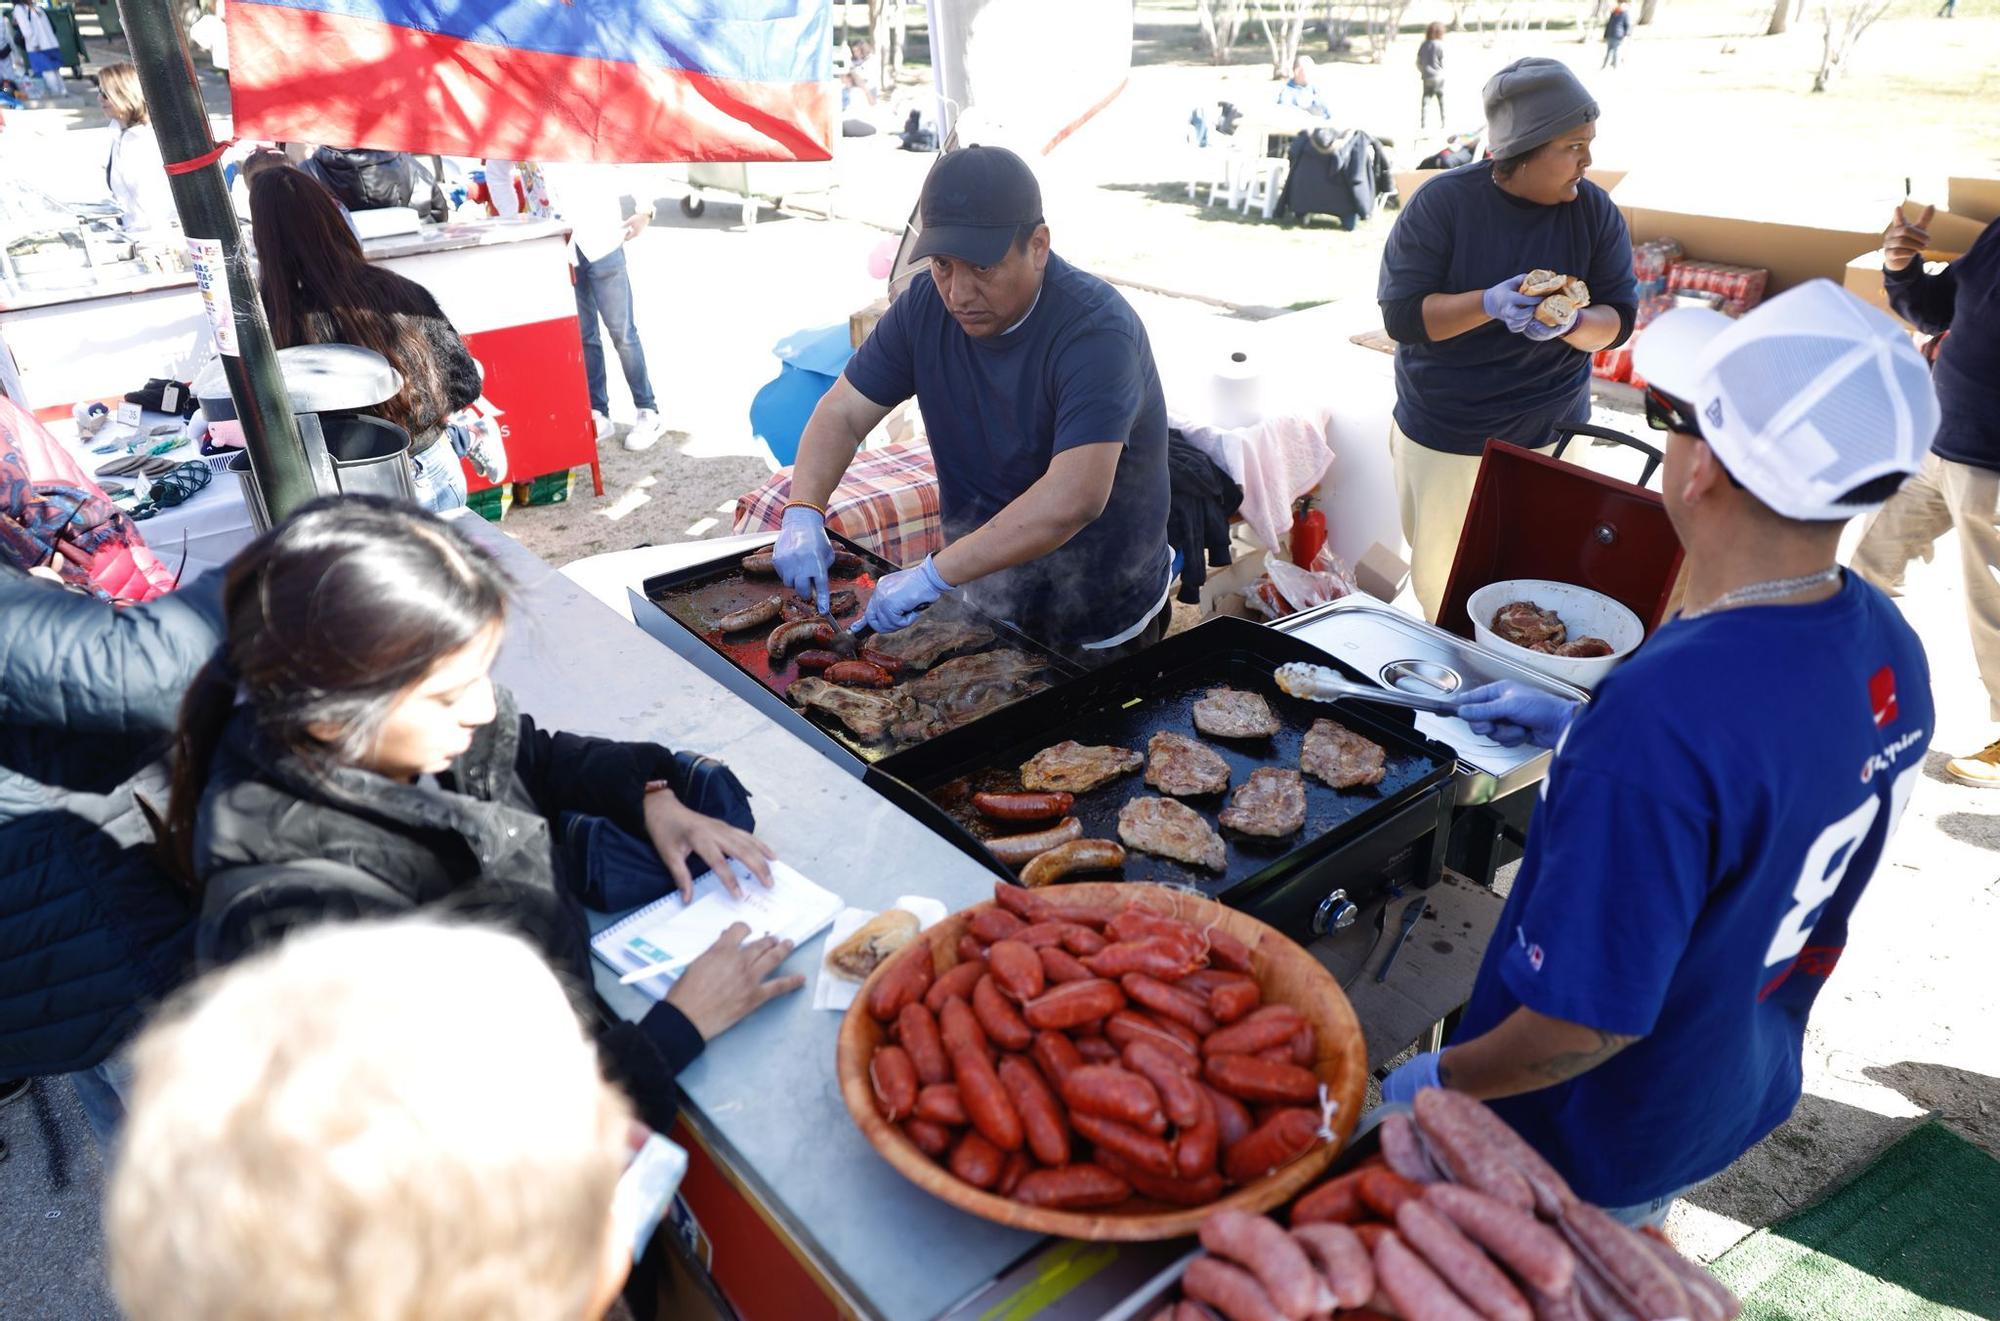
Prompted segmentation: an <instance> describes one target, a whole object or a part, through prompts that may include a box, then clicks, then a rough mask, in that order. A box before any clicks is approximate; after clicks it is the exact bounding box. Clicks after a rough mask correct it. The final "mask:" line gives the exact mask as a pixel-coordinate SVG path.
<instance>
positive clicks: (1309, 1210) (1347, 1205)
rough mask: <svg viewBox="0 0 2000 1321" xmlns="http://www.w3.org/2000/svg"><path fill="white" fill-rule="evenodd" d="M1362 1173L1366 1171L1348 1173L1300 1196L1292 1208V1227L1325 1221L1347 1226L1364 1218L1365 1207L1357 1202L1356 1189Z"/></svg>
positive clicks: (1366, 1211) (1359, 1192) (1359, 1199)
mask: <svg viewBox="0 0 2000 1321" xmlns="http://www.w3.org/2000/svg"><path fill="white" fill-rule="evenodd" d="M1365 1173H1367V1171H1366V1170H1349V1171H1348V1172H1347V1173H1346V1174H1343V1175H1341V1176H1340V1177H1339V1178H1336V1179H1328V1180H1327V1181H1326V1182H1325V1183H1323V1184H1321V1185H1320V1186H1319V1187H1317V1188H1315V1189H1313V1190H1312V1191H1311V1192H1309V1193H1307V1194H1306V1195H1305V1196H1304V1197H1301V1198H1300V1199H1299V1200H1298V1201H1297V1202H1296V1203H1294V1204H1293V1206H1292V1225H1293V1227H1294V1228H1296V1227H1297V1226H1299V1225H1315V1224H1321V1223H1326V1222H1332V1223H1336V1224H1343V1225H1351V1224H1354V1223H1355V1222H1356V1221H1359V1220H1364V1219H1366V1218H1367V1216H1368V1208H1367V1206H1366V1205H1364V1204H1363V1203H1362V1201H1361V1186H1360V1185H1361V1176H1362V1175H1363V1174H1365Z"/></svg>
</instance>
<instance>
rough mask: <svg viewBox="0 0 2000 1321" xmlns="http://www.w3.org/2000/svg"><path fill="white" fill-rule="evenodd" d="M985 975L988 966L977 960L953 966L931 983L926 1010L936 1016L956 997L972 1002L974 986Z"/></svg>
mask: <svg viewBox="0 0 2000 1321" xmlns="http://www.w3.org/2000/svg"><path fill="white" fill-rule="evenodd" d="M985 975H986V966H985V965H984V964H982V963H980V962H979V961H978V960H976V959H975V960H972V961H970V962H964V963H954V964H952V965H951V967H949V968H947V969H945V971H944V972H942V973H941V974H939V975H938V979H937V980H936V981H935V982H933V983H931V989H930V990H928V991H925V992H924V1008H926V1009H928V1010H930V1011H931V1013H932V1015H936V1014H937V1012H938V1011H939V1010H941V1009H943V1008H944V1002H945V1001H946V1000H949V999H950V998H951V997H952V996H954V995H955V996H957V997H958V998H959V999H961V1000H964V1001H967V1002H970V1001H971V999H972V988H973V986H975V985H976V984H977V983H978V981H979V979H980V978H981V977H984V976H985Z"/></svg>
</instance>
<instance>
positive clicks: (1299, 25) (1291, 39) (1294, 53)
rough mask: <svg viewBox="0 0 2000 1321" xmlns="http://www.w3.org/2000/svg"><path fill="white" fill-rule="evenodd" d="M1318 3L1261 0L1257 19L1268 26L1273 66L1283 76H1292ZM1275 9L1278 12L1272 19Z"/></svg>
mask: <svg viewBox="0 0 2000 1321" xmlns="http://www.w3.org/2000/svg"><path fill="white" fill-rule="evenodd" d="M1316 7H1317V6H1316V5H1315V3H1314V0H1261V3H1259V4H1258V6H1257V22H1258V23H1259V24H1260V25H1261V26H1262V27H1263V29H1264V41H1265V44H1266V45H1268V46H1269V47H1270V48H1271V68H1272V70H1273V71H1274V72H1275V73H1276V74H1277V76H1278V77H1280V78H1286V77H1289V76H1291V72H1292V64H1293V62H1294V61H1296V60H1297V59H1298V58H1299V42H1300V40H1301V39H1302V38H1304V36H1305V34H1306V18H1307V16H1308V15H1310V14H1311V12H1312V11H1313V9H1315V8H1316ZM1273 13H1275V14H1276V16H1277V21H1276V23H1273V22H1272V15H1273Z"/></svg>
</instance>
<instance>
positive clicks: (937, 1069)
mask: <svg viewBox="0 0 2000 1321" xmlns="http://www.w3.org/2000/svg"><path fill="white" fill-rule="evenodd" d="M896 1040H897V1041H898V1042H899V1043H901V1045H902V1047H903V1049H904V1050H906V1051H908V1052H909V1053H910V1063H912V1064H914V1065H916V1067H917V1078H918V1080H919V1081H921V1082H923V1083H925V1084H926V1085H929V1084H934V1083H942V1082H950V1081H951V1061H950V1060H948V1059H947V1058H945V1053H944V1040H943V1038H941V1037H939V1036H938V1025H937V1017H936V1015H934V1014H932V1013H931V1011H930V1010H928V1009H926V1008H925V1007H924V1006H923V1004H922V1002H920V1001H917V1000H912V1001H910V1003H908V1004H906V1005H904V1006H903V1007H902V1009H900V1010H899V1011H897V1014H896Z"/></svg>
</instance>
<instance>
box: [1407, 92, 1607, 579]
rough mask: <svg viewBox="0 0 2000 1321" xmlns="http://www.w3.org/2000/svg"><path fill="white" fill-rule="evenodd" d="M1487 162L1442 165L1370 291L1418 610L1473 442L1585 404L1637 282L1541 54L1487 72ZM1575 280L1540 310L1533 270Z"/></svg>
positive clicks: (1458, 514)
mask: <svg viewBox="0 0 2000 1321" xmlns="http://www.w3.org/2000/svg"><path fill="white" fill-rule="evenodd" d="M1484 96H1485V101H1486V135H1487V146H1488V147H1489V148H1490V149H1491V151H1492V153H1493V159H1492V160H1490V161H1475V162H1474V163H1472V164H1471V165H1462V166H1460V167H1459V168H1458V169H1455V170H1448V171H1446V172H1445V173H1444V174H1441V175H1438V176H1436V177H1434V178H1432V179H1431V181H1430V182H1429V183H1427V184H1425V185H1424V187H1423V189H1422V190H1421V191H1420V192H1418V193H1416V194H1414V195H1413V196H1412V197H1411V198H1410V200H1409V203H1408V204H1407V205H1406V206H1404V208H1403V210H1402V213H1401V214H1400V215H1399V216H1398V217H1397V219H1396V227H1395V228H1394V229H1392V230H1390V231H1389V243H1388V246H1387V247H1386V248H1385V249H1384V250H1383V252H1382V273H1381V277H1380V279H1379V280H1378V282H1377V286H1376V294H1375V296H1376V299H1377V301H1378V302H1380V303H1381V306H1382V324H1383V326H1384V328H1386V329H1387V330H1388V332H1389V337H1390V338H1391V339H1393V340H1395V341H1396V411H1395V422H1394V424H1393V425H1392V426H1391V428H1390V431H1389V450H1390V454H1391V457H1392V458H1393V459H1394V462H1395V471H1396V493H1397V496H1398V498H1399V500H1400V503H1401V513H1402V519H1403V536H1404V538H1405V539H1406V540H1407V541H1408V542H1409V543H1410V580H1411V584H1412V586H1413V587H1414V588H1415V590H1416V594H1417V600H1418V602H1419V603H1420V604H1421V605H1422V606H1423V610H1424V616H1425V617H1426V618H1428V619H1436V618H1437V612H1438V607H1439V606H1440V605H1441V604H1442V603H1443V601H1444V592H1445V586H1446V584H1447V581H1448V580H1449V578H1450V576H1451V565H1452V560H1453V558H1454V557H1455V556H1456V555H1457V553H1458V538H1459V533H1460V532H1461V531H1463V529H1464V527H1465V514H1466V509H1467V507H1468V506H1469V505H1470V504H1471V502H1472V486H1473V482H1474V480H1475V479H1476V478H1477V477H1478V475H1479V457H1480V454H1481V453H1482V452H1483V451H1484V450H1485V448H1486V442H1487V441H1488V440H1505V441H1509V442H1511V443H1513V444H1516V445H1526V446H1528V447H1529V448H1531V449H1536V448H1540V447H1541V446H1543V445H1547V444H1549V443H1550V442H1551V441H1553V440H1554V439H1555V428H1556V426H1557V425H1558V424H1559V423H1564V422H1582V421H1585V420H1586V419H1588V418H1589V416H1590V355H1591V354H1593V353H1595V352H1597V351H1598V350H1599V349H1607V348H1613V347H1615V346H1617V345H1619V344H1622V343H1624V342H1625V340H1626V339H1627V338H1629V337H1630V335H1631V333H1632V321H1633V318H1634V317H1635V316H1636V315H1637V314H1638V310H1639V295H1638V286H1637V284H1636V283H1635V282H1634V281H1633V278H1632V239H1631V236H1630V234H1628V233H1627V232H1626V229H1625V218H1624V217H1623V216H1622V215H1620V214H1619V213H1618V208H1617V207H1615V206H1613V205H1612V204H1611V198H1610V196H1609V195H1608V194H1606V193H1605V191H1604V190H1603V189H1602V188H1599V187H1598V186H1597V185H1596V184H1594V183H1592V182H1590V181H1589V180H1588V179H1586V178H1584V177H1583V176H1584V171H1586V170H1588V169H1589V168H1590V144H1591V141H1592V140H1593V139H1594V138H1595V137H1596V135H1597V102H1596V101H1594V100H1592V99H1591V96H1590V93H1589V92H1587V91H1585V90H1584V86H1583V84H1582V83H1580V82H1578V81H1577V77H1576V75H1575V74H1573V73H1571V72H1570V71H1569V70H1568V69H1567V68H1565V67H1564V66H1563V65H1562V64H1560V63H1559V62H1557V61H1555V60H1548V59H1541V58H1539V57H1535V56H1530V57H1528V58H1526V59H1520V60H1516V61H1514V63H1512V64H1510V65H1508V66H1507V67H1506V68H1504V69H1502V70H1501V71H1500V72H1499V73H1497V74H1495V75H1493V78H1492V79H1491V80H1490V81H1489V82H1488V83H1487V84H1486V88H1485V92H1484ZM1537 270H1547V271H1553V272H1555V273H1556V274H1558V275H1571V276H1575V277H1577V278H1578V279H1581V280H1583V281H1584V282H1585V283H1586V284H1587V285H1588V286H1589V292H1590V300H1591V301H1590V306H1588V307H1586V308H1584V309H1582V310H1581V311H1577V312H1572V313H1570V314H1569V315H1567V316H1565V317H1562V318H1560V319H1558V320H1556V321H1555V323H1554V324H1553V325H1551V324H1548V323H1546V322H1543V321H1541V320H1539V319H1538V318H1537V317H1536V315H1535V314H1536V310H1537V309H1538V308H1539V307H1540V306H1541V299H1540V298H1538V297H1530V296H1528V295H1526V294H1523V293H1522V292H1521V291H1520V289H1521V282H1522V280H1523V279H1524V278H1525V277H1526V276H1527V275H1528V274H1529V273H1530V272H1533V271H1537Z"/></svg>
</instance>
